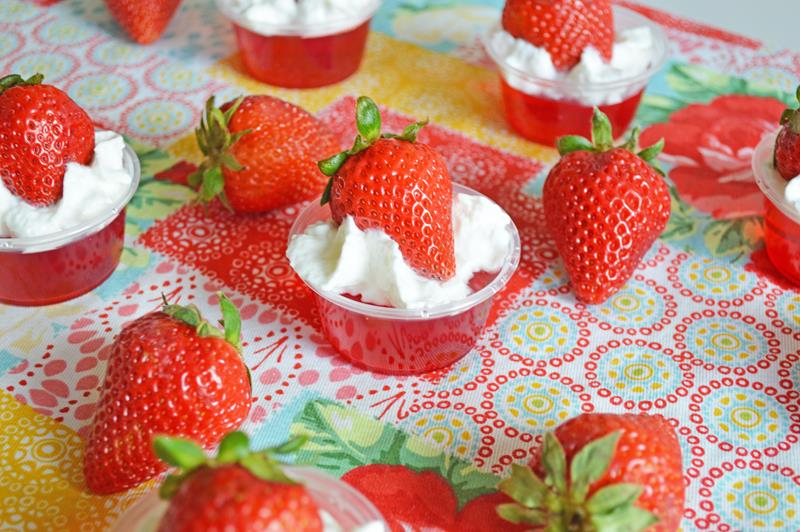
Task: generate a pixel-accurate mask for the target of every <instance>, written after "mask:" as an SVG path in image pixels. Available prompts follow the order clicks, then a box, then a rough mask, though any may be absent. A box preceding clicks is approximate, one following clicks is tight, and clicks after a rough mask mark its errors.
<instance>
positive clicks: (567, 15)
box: [503, 0, 614, 70]
mask: <svg viewBox="0 0 800 532" xmlns="http://www.w3.org/2000/svg"><path fill="white" fill-rule="evenodd" d="M503 29H505V30H506V31H507V32H508V33H510V34H511V35H513V36H514V37H516V38H518V39H524V40H526V41H528V42H529V43H531V44H533V45H534V46H537V47H539V48H544V49H545V50H547V52H548V53H549V54H550V57H551V59H552V60H553V65H554V66H555V67H556V68H557V69H559V70H569V69H570V68H572V67H574V66H575V65H576V64H578V62H579V61H580V60H581V54H582V53H583V50H584V48H586V47H587V46H593V47H594V48H596V49H597V51H598V52H600V55H601V56H602V57H603V58H605V60H606V61H610V60H611V52H612V49H613V46H614V16H613V14H612V12H611V2H609V0H589V1H584V0H506V5H505V7H504V8H503Z"/></svg>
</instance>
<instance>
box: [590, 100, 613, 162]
mask: <svg viewBox="0 0 800 532" xmlns="http://www.w3.org/2000/svg"><path fill="white" fill-rule="evenodd" d="M592 144H594V146H595V148H596V149H597V151H608V150H610V149H611V148H613V147H614V137H613V135H612V134H611V121H610V120H609V119H608V116H606V114H605V113H604V112H603V111H601V110H600V109H598V108H597V107H595V108H594V113H592Z"/></svg>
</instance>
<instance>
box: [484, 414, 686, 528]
mask: <svg viewBox="0 0 800 532" xmlns="http://www.w3.org/2000/svg"><path fill="white" fill-rule="evenodd" d="M531 466H532V467H533V470H531V469H529V468H528V467H525V466H520V465H513V466H512V474H511V477H509V478H508V479H506V480H503V481H502V482H500V484H499V489H500V491H502V492H503V493H505V494H506V495H508V496H509V497H511V498H512V499H513V500H514V501H516V503H508V504H502V505H499V506H498V507H497V511H498V513H499V514H500V515H501V516H502V517H504V518H505V519H507V520H509V521H511V522H512V523H524V524H528V525H533V526H537V527H546V528H545V529H546V530H553V531H574V532H584V531H586V532H589V531H592V532H605V531H619V530H625V531H626V532H638V531H641V530H649V531H651V532H674V531H675V530H677V529H678V526H679V524H680V521H681V517H682V515H683V505H684V500H685V493H684V489H685V488H684V483H683V466H682V459H681V447H680V443H679V442H678V438H677V436H676V435H675V430H674V429H673V428H672V426H671V425H670V424H669V423H668V422H667V420H665V419H664V418H663V417H661V416H660V415H647V414H622V415H618V414H582V415H580V416H578V417H576V418H573V419H571V420H569V421H567V422H565V423H563V424H562V425H561V426H559V427H558V428H556V430H555V432H553V433H548V434H546V435H545V437H544V445H543V446H542V448H541V450H540V452H539V456H537V457H535V458H534V459H533V460H532V461H531Z"/></svg>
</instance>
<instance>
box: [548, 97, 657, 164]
mask: <svg viewBox="0 0 800 532" xmlns="http://www.w3.org/2000/svg"><path fill="white" fill-rule="evenodd" d="M640 133H641V130H640V129H639V128H638V127H637V128H634V129H633V131H631V134H630V136H629V137H628V139H627V140H626V141H625V142H624V143H623V144H621V145H620V146H614V138H613V136H612V133H611V121H610V120H609V119H608V117H607V116H606V115H605V113H603V112H602V111H601V110H600V109H598V108H597V107H595V108H594V113H593V114H592V140H589V139H587V138H585V137H581V136H580V135H566V136H564V137H559V139H558V140H557V141H556V147H557V148H558V153H559V154H561V155H566V154H568V153H572V152H574V151H593V152H597V153H602V152H605V151H609V150H613V149H614V148H622V149H625V150H628V151H629V152H631V153H634V154H636V155H637V156H638V157H639V158H640V159H642V160H643V161H645V162H646V163H647V164H649V165H650V166H652V167H653V169H655V170H656V172H658V173H659V174H661V175H664V172H663V171H662V170H661V168H659V167H658V164H657V163H656V160H655V159H656V157H658V154H659V153H661V150H663V149H664V139H660V140H659V141H658V142H656V143H655V144H653V145H652V146H648V147H646V148H644V149H641V150H639V134H640Z"/></svg>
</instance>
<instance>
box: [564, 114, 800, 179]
mask: <svg viewBox="0 0 800 532" xmlns="http://www.w3.org/2000/svg"><path fill="white" fill-rule="evenodd" d="M798 114H800V113H798ZM640 133H641V130H640V129H639V128H638V127H636V128H634V129H633V130H632V131H631V133H630V135H629V136H628V138H627V139H626V140H625V142H623V143H622V144H620V145H619V146H614V139H613V137H612V132H611V122H610V121H609V119H608V117H607V116H606V115H605V113H603V112H602V111H601V110H600V109H598V108H597V107H595V108H594V112H593V114H592V140H589V139H587V138H584V137H581V136H580V135H566V136H563V137H559V138H558V140H557V141H556V148H557V149H558V153H559V154H560V155H561V156H564V155H567V154H568V153H572V152H575V151H591V152H595V153H602V152H604V151H609V150H612V149H615V148H622V149H625V150H628V151H629V152H631V153H634V154H636V155H637V156H638V157H639V158H640V159H642V160H643V161H645V162H646V163H647V164H649V165H650V166H651V167H653V169H654V170H655V171H656V172H658V173H659V174H661V175H662V176H663V175H664V171H663V170H662V169H661V168H660V167H659V166H658V164H657V163H656V161H655V159H656V157H657V156H658V155H659V154H660V153H661V151H662V150H663V149H664V139H660V140H659V141H658V142H656V143H655V144H653V145H652V146H648V147H646V148H644V149H642V150H639V134H640Z"/></svg>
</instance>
